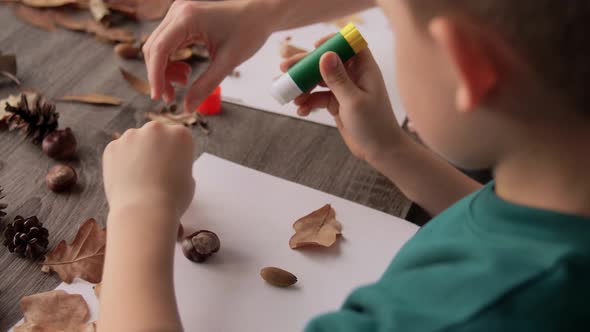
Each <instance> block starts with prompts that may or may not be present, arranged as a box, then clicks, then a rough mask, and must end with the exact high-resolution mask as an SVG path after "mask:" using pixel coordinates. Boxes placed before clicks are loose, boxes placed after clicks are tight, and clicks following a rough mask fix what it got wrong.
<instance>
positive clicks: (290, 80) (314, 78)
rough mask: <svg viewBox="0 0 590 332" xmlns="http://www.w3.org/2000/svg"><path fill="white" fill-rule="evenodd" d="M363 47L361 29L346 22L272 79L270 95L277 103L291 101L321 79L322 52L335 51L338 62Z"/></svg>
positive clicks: (351, 55) (364, 46)
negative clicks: (330, 36) (340, 28)
mask: <svg viewBox="0 0 590 332" xmlns="http://www.w3.org/2000/svg"><path fill="white" fill-rule="evenodd" d="M365 48H367V42H366V41H365V39H364V38H363V36H362V35H361V33H360V32H359V31H358V30H357V28H356V27H355V26H354V24H352V23H350V24H348V25H347V26H345V27H344V28H343V29H342V30H340V32H338V33H337V34H335V35H334V36H333V37H332V38H330V39H328V41H326V42H325V43H323V44H322V45H320V46H319V47H318V48H316V49H315V50H314V51H313V52H311V53H309V54H308V55H307V56H306V57H305V58H303V59H302V60H301V61H299V62H298V63H296V64H295V65H294V66H293V67H291V68H290V69H289V71H287V72H286V73H285V74H283V75H282V76H281V77H279V78H278V79H277V80H276V81H274V83H273V85H272V87H271V94H272V96H273V97H274V98H275V99H276V100H277V101H278V102H279V103H281V105H285V104H287V103H289V102H291V101H292V100H293V99H295V98H296V97H297V96H299V95H301V94H303V93H305V92H309V91H311V90H312V89H313V88H314V87H315V86H316V85H317V84H318V83H319V82H321V81H322V74H321V73H320V58H321V57H322V55H324V54H325V53H327V52H335V53H336V54H338V56H339V57H340V59H342V62H346V61H348V60H349V59H350V58H352V57H353V56H355V55H356V54H357V53H359V52H360V51H362V50H363V49H365Z"/></svg>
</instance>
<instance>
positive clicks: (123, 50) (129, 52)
mask: <svg viewBox="0 0 590 332" xmlns="http://www.w3.org/2000/svg"><path fill="white" fill-rule="evenodd" d="M115 53H117V55H118V56H120V57H122V58H125V59H139V58H140V55H141V49H140V48H139V47H137V46H135V44H132V43H119V44H117V45H115Z"/></svg>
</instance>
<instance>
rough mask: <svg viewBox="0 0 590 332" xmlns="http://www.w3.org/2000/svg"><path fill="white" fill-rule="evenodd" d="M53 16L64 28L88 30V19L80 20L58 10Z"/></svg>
mask: <svg viewBox="0 0 590 332" xmlns="http://www.w3.org/2000/svg"><path fill="white" fill-rule="evenodd" d="M53 18H54V20H55V23H56V24H57V25H59V26H60V27H62V28H65V29H68V30H73V31H86V25H87V21H88V20H78V19H75V18H74V17H72V16H71V15H68V14H66V13H63V12H56V13H55V15H54V17H53Z"/></svg>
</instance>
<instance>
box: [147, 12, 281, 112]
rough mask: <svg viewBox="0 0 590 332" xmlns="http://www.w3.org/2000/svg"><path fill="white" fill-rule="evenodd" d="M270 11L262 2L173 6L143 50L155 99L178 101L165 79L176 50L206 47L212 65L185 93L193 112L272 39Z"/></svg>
mask: <svg viewBox="0 0 590 332" xmlns="http://www.w3.org/2000/svg"><path fill="white" fill-rule="evenodd" d="M265 10H266V7H264V4H260V1H217V2H213V1H174V2H173V3H172V6H171V7H170V9H169V10H168V13H167V14H166V17H165V18H164V19H163V20H162V22H161V23H160V25H159V26H158V27H157V28H156V30H154V31H153V32H152V34H151V35H150V37H149V39H148V40H147V42H146V43H145V45H144V46H143V54H144V58H145V63H146V66H147V72H148V79H149V82H150V86H151V90H152V91H151V94H152V99H155V100H157V99H160V97H164V99H165V100H166V102H170V101H171V100H172V99H173V98H174V87H173V86H172V84H171V82H172V81H170V80H169V79H168V78H167V76H166V73H167V72H169V71H170V69H171V68H169V67H170V62H169V60H168V59H169V57H170V55H172V54H174V52H175V51H176V50H178V49H180V48H182V47H185V46H186V45H189V44H191V43H194V42H196V41H202V42H205V43H206V44H207V46H208V48H209V52H210V54H211V63H210V65H209V68H208V69H207V71H206V72H204V73H203V74H202V75H201V77H200V78H198V79H197V80H196V81H195V82H194V83H193V84H192V86H190V88H189V89H188V90H187V92H186V95H185V98H184V110H185V111H187V112H191V111H193V110H194V109H195V108H196V107H197V106H198V105H199V104H200V103H201V102H202V101H203V100H204V99H205V98H206V97H207V96H208V95H209V94H211V93H212V92H213V90H215V88H216V87H217V86H218V85H219V83H221V81H222V80H223V79H224V78H225V77H226V76H227V75H229V74H230V73H231V71H232V70H233V69H234V68H235V67H236V66H238V65H239V64H241V63H242V62H244V61H245V60H247V59H248V58H250V57H251V56H252V55H254V53H255V52H256V51H257V50H258V49H259V48H260V47H261V46H262V45H263V43H264V42H265V41H266V39H267V38H268V36H270V33H271V30H272V29H273V25H272V24H271V22H272V20H271V18H272V17H269V15H266V14H265V13H266V12H265ZM180 74H182V73H180Z"/></svg>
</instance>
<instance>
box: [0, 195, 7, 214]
mask: <svg viewBox="0 0 590 332" xmlns="http://www.w3.org/2000/svg"><path fill="white" fill-rule="evenodd" d="M2 189H3V188H2V187H0V222H2V219H3V218H4V217H5V216H6V212H4V210H5V209H6V207H7V205H6V203H2V199H3V198H4V197H5V196H4V195H3V194H2Z"/></svg>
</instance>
